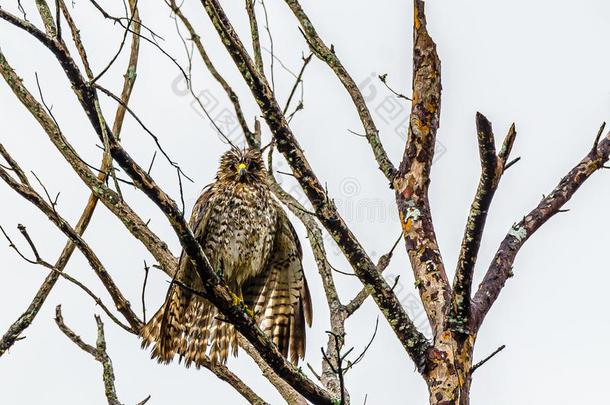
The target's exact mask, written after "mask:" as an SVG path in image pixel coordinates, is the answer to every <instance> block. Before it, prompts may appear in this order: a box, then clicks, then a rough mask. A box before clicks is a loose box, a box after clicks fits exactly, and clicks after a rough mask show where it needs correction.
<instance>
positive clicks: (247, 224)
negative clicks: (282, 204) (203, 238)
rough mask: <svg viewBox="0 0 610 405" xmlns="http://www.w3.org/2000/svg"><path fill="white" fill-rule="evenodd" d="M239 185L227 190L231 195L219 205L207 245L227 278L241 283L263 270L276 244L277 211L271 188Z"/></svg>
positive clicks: (208, 252)
mask: <svg viewBox="0 0 610 405" xmlns="http://www.w3.org/2000/svg"><path fill="white" fill-rule="evenodd" d="M239 186H241V187H236V189H235V190H226V191H232V192H231V193H225V194H229V195H230V198H227V199H226V201H223V202H219V203H218V204H217V205H216V209H215V212H214V213H213V215H212V217H210V223H209V227H210V231H211V232H210V233H208V236H209V237H208V241H209V243H206V244H205V245H206V246H205V247H206V254H207V255H208V257H210V258H212V262H213V263H216V265H220V267H221V268H222V271H223V273H224V274H223V275H224V277H225V279H226V280H227V281H229V282H231V281H234V282H236V283H237V284H238V285H241V284H242V283H243V282H244V281H245V280H247V279H248V278H250V277H252V276H254V275H256V274H258V273H260V272H261V271H262V270H263V267H264V265H265V263H266V261H267V258H268V257H269V253H270V251H271V249H272V246H273V239H274V235H275V229H276V222H277V213H276V210H275V206H274V204H273V200H272V197H271V195H270V192H269V191H268V190H262V189H260V188H257V187H249V186H245V185H241V184H240V185H239ZM213 235H214V236H213ZM212 236H213V237H212Z"/></svg>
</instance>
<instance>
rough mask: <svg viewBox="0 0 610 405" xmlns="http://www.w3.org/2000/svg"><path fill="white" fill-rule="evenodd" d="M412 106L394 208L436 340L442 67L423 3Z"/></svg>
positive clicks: (443, 286)
mask: <svg viewBox="0 0 610 405" xmlns="http://www.w3.org/2000/svg"><path fill="white" fill-rule="evenodd" d="M414 11H415V14H414V27H413V35H414V40H413V96H412V98H413V100H414V101H413V104H412V106H411V116H410V118H409V120H410V121H409V133H408V136H407V142H406V145H405V151H404V155H403V159H402V162H401V164H400V167H399V169H398V175H397V177H396V179H395V181H394V189H395V190H396V205H397V207H398V212H399V215H400V220H401V224H402V229H403V234H404V239H405V244H406V248H407V253H408V254H409V259H410V261H411V267H412V269H413V272H414V274H415V282H416V283H417V285H418V289H419V294H420V297H421V300H422V303H423V305H424V309H425V310H426V314H427V315H428V319H429V321H430V324H431V325H432V329H433V331H434V334H435V335H438V334H440V333H441V331H442V330H443V323H444V317H445V314H446V307H447V305H448V303H449V301H450V297H451V296H450V294H451V291H450V290H451V287H450V285H449V281H448V280H447V274H446V273H445V267H444V264H443V260H442V258H441V253H440V250H439V247H438V243H437V241H436V234H435V231H434V225H433V224H432V215H431V213H430V202H429V200H428V186H429V184H430V169H431V167H432V161H433V157H434V146H435V144H436V131H437V129H438V126H439V119H440V103H441V62H440V60H439V58H438V54H437V52H436V44H435V43H434V41H433V40H432V38H431V37H430V35H429V33H428V30H427V27H426V16H425V14H424V2H423V0H415V1H414Z"/></svg>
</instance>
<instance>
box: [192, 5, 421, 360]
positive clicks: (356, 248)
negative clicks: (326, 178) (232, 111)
mask: <svg viewBox="0 0 610 405" xmlns="http://www.w3.org/2000/svg"><path fill="white" fill-rule="evenodd" d="M202 4H203V6H204V8H205V9H206V11H207V13H208V15H209V17H210V19H211V20H212V23H213V25H214V27H215V28H216V31H217V32H218V34H219V35H220V37H221V39H222V42H223V44H224V45H225V47H226V48H227V51H228V52H229V54H230V55H231V57H232V58H233V61H234V62H235V64H236V66H237V68H238V69H239V71H240V73H241V74H242V77H243V78H244V80H245V81H246V83H247V85H248V87H249V88H250V90H251V92H252V94H253V96H254V98H255V99H256V101H257V102H258V104H259V107H260V109H261V111H262V114H263V117H264V118H265V121H266V122H267V125H268V126H269V128H270V129H271V132H272V134H273V136H274V139H275V141H276V145H277V148H278V150H279V151H280V152H282V154H283V155H284V157H285V158H286V160H287V161H288V163H289V165H290V166H291V168H292V172H293V174H294V176H295V178H296V179H297V180H298V181H299V184H300V185H301V187H302V188H303V191H304V192H305V194H306V195H307V197H308V198H309V201H310V202H311V204H312V205H313V207H314V209H315V212H316V216H317V217H318V219H319V220H320V221H321V222H322V224H323V225H324V227H325V228H326V230H327V231H328V232H329V233H330V235H331V236H332V237H333V239H334V240H335V241H336V242H337V244H338V245H339V247H340V248H341V250H342V251H343V253H344V255H345V257H346V258H347V259H348V261H349V262H350V264H351V265H352V267H353V268H354V272H355V273H356V275H357V276H358V278H359V279H360V281H361V282H362V283H363V284H364V285H365V287H366V288H367V289H368V290H369V291H370V293H371V295H372V296H373V298H374V299H375V301H376V302H377V305H379V307H380V308H381V309H382V312H383V313H384V316H385V317H386V319H387V320H388V322H389V323H390V325H391V326H392V328H393V330H394V332H395V334H396V335H397V337H398V338H399V340H400V341H401V343H402V344H403V347H404V348H405V350H406V351H407V352H408V353H409V355H410V356H411V358H412V359H413V361H414V362H415V363H416V364H417V367H418V369H419V370H420V371H422V370H423V368H424V364H425V352H426V351H427V349H428V345H429V344H428V342H427V340H426V338H425V337H424V335H423V334H421V333H420V332H419V331H418V330H417V328H416V327H415V325H414V324H413V322H412V321H411V320H410V319H409V316H408V315H407V313H406V311H405V310H404V309H403V308H402V305H401V304H400V301H399V300H398V298H397V297H396V295H395V294H394V293H393V291H392V289H391V288H390V286H389V285H388V284H387V283H386V282H385V280H384V279H383V278H382V277H381V276H380V275H379V273H378V272H377V268H376V266H375V265H374V264H373V262H372V261H371V259H370V257H369V256H368V255H367V254H366V252H365V251H364V249H363V248H362V246H361V245H360V243H359V242H358V240H357V239H356V238H355V236H354V235H353V234H352V232H351V231H350V229H349V228H348V227H347V225H346V223H345V221H344V220H343V219H342V218H341V216H340V215H339V213H338V212H337V210H336V207H335V206H334V204H333V203H332V201H331V200H330V198H329V197H328V196H327V194H326V192H325V189H324V187H323V186H322V185H321V184H320V181H319V180H318V179H317V177H316V175H315V173H314V172H313V170H312V168H311V166H310V165H309V162H308V161H307V159H306V158H305V155H304V154H303V151H302V149H301V147H300V145H299V143H298V141H297V140H296V138H295V136H294V134H293V133H292V130H291V129H290V127H289V126H288V123H287V122H286V119H285V117H284V115H283V114H282V110H281V108H280V106H279V104H278V102H277V100H276V99H275V98H274V95H273V91H272V90H271V88H270V86H269V83H268V82H267V80H266V78H265V77H264V76H262V75H261V74H260V72H258V70H257V69H256V67H255V66H254V63H253V61H252V59H251V58H250V57H249V55H248V53H247V52H246V50H245V48H244V46H243V44H242V42H241V40H240V39H239V37H238V36H237V34H236V33H235V30H234V29H233V27H232V25H231V23H230V22H229V20H228V18H227V16H226V15H225V13H224V11H223V9H222V7H221V6H220V4H219V3H218V1H216V0H202Z"/></svg>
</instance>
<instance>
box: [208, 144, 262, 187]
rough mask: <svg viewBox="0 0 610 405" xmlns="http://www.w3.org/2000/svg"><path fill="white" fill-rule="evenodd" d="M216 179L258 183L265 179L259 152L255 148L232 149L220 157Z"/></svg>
mask: <svg viewBox="0 0 610 405" xmlns="http://www.w3.org/2000/svg"><path fill="white" fill-rule="evenodd" d="M217 177H218V180H223V181H232V182H241V183H260V182H264V181H265V166H264V164H263V158H262V156H261V153H260V152H259V151H258V150H256V149H246V150H240V149H237V148H235V149H233V148H231V149H230V150H228V151H227V152H225V153H224V154H223V155H222V157H221V158H220V168H219V169H218V175H217Z"/></svg>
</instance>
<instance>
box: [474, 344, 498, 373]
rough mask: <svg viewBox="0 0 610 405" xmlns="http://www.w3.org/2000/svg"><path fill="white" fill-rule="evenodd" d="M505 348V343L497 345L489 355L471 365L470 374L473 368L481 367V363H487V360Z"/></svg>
mask: <svg viewBox="0 0 610 405" xmlns="http://www.w3.org/2000/svg"><path fill="white" fill-rule="evenodd" d="M504 349H506V345H502V346H500V347H498V348H497V349H496V350H494V351H493V352H492V353H491V354H490V355H489V356H487V357H485V358H484V359H483V360H481V361H479V362H478V363H477V364H475V365H474V366H472V368H471V369H470V374H472V373H474V372H475V370H476V369H477V368H479V367H481V366H482V365H483V364H485V363H487V362H488V361H489V360H491V359H492V358H493V357H494V356H495V355H496V354H498V353H500V352H501V351H502V350H504Z"/></svg>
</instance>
